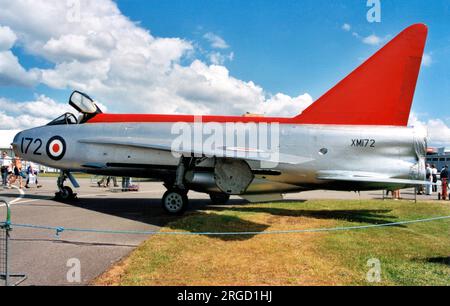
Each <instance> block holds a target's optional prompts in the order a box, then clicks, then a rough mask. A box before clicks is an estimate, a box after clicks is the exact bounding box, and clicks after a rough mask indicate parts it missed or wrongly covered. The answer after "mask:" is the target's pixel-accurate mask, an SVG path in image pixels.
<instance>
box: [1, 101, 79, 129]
mask: <svg viewBox="0 0 450 306" xmlns="http://www.w3.org/2000/svg"><path fill="white" fill-rule="evenodd" d="M0 110H1V111H0V129H27V128H32V127H36V126H41V125H45V124H47V123H49V122H50V121H51V120H53V119H56V118H57V117H58V116H60V115H62V114H64V113H66V112H73V109H72V108H71V107H70V106H69V105H68V104H60V103H57V102H56V101H54V100H52V99H50V98H48V97H46V96H44V95H41V96H38V97H36V99H35V100H34V101H27V102H16V101H10V100H7V99H4V98H0Z"/></svg>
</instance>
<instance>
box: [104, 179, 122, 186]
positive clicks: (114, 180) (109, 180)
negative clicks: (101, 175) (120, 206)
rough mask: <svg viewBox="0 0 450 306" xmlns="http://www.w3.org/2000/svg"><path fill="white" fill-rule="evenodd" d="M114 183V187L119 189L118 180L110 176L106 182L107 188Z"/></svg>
mask: <svg viewBox="0 0 450 306" xmlns="http://www.w3.org/2000/svg"><path fill="white" fill-rule="evenodd" d="M111 181H113V184H114V187H119V185H118V184H117V178H116V177H115V176H108V179H107V180H106V186H108V187H109V184H110V183H111Z"/></svg>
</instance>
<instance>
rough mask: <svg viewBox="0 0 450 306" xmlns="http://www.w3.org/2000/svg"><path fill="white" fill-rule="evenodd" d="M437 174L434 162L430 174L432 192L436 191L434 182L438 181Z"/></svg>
mask: <svg viewBox="0 0 450 306" xmlns="http://www.w3.org/2000/svg"><path fill="white" fill-rule="evenodd" d="M437 174H438V170H437V168H436V166H435V165H434V164H433V165H431V176H432V177H433V184H434V185H433V192H437V185H436V183H437V181H438V179H437Z"/></svg>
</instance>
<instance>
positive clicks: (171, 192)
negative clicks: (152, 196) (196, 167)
mask: <svg viewBox="0 0 450 306" xmlns="http://www.w3.org/2000/svg"><path fill="white" fill-rule="evenodd" d="M192 162H193V160H192V158H185V157H181V158H180V163H179V164H178V168H177V172H176V177H175V182H174V183H173V184H166V187H167V192H166V193H165V194H164V196H163V198H162V207H163V209H164V210H165V212H166V213H168V214H169V215H175V216H179V215H182V214H183V213H184V212H185V211H186V209H187V208H188V206H189V199H188V196H187V194H188V192H189V190H188V189H187V188H186V187H185V184H184V176H185V174H186V169H187V168H189V167H190V166H191V164H192Z"/></svg>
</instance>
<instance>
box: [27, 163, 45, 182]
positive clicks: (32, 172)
mask: <svg viewBox="0 0 450 306" xmlns="http://www.w3.org/2000/svg"><path fill="white" fill-rule="evenodd" d="M27 174H28V177H27V183H26V185H25V188H30V184H31V183H35V184H36V187H37V188H41V187H42V186H41V185H39V181H38V174H39V169H38V167H37V166H36V165H35V164H34V163H32V162H30V163H29V165H28V167H27Z"/></svg>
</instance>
